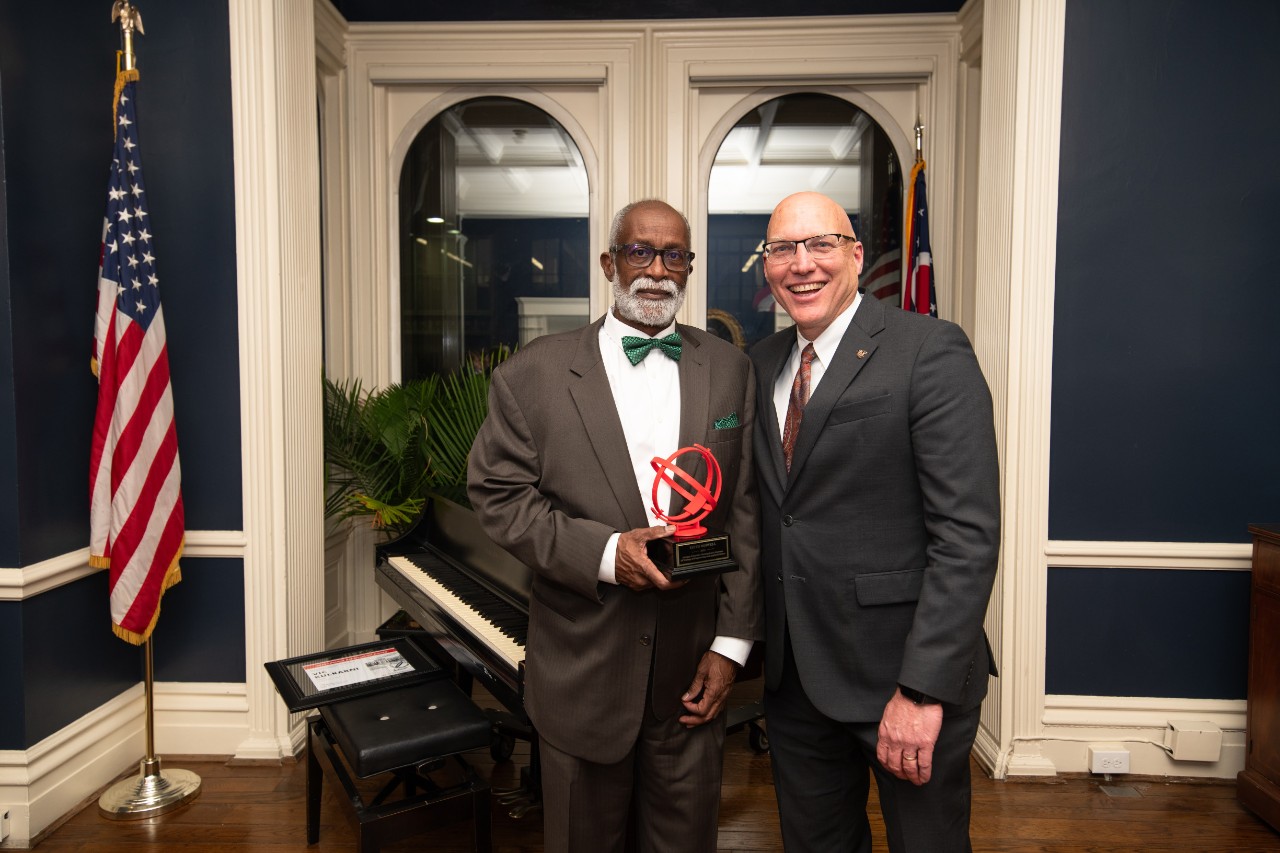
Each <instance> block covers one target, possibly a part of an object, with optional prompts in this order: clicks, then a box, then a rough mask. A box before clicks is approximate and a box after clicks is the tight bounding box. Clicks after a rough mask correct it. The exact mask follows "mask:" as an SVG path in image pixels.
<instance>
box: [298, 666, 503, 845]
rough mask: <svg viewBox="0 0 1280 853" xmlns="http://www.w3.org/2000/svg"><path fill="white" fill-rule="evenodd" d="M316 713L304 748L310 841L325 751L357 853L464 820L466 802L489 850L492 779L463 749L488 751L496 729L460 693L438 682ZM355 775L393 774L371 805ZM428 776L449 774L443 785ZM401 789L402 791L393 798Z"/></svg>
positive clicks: (315, 837)
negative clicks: (347, 809) (348, 812)
mask: <svg viewBox="0 0 1280 853" xmlns="http://www.w3.org/2000/svg"><path fill="white" fill-rule="evenodd" d="M319 710H320V714H319V716H316V717H312V719H311V725H310V742H309V744H308V749H307V843H308V844H315V843H316V842H318V841H319V840H320V794H321V787H322V785H323V782H324V771H323V769H322V768H321V765H320V760H319V756H320V754H321V753H324V755H325V756H326V757H327V759H328V763H329V766H330V768H331V769H332V771H333V774H334V776H336V777H337V779H338V782H339V783H340V784H341V785H342V788H343V790H344V792H345V794H346V799H347V800H348V801H349V803H350V805H351V807H352V809H353V810H354V811H355V817H356V823H357V825H358V842H357V846H356V850H357V853H377V851H378V850H379V848H380V846H381V845H382V844H386V843H391V842H392V841H397V840H400V839H402V838H406V837H408V836H410V835H414V834H417V833H419V832H424V831H427V830H431V829H434V828H436V827H440V826H444V825H446V824H448V823H452V822H454V821H456V820H458V819H460V818H462V817H465V811H464V809H465V806H466V805H470V809H469V812H470V815H471V818H472V821H473V823H474V825H475V849H476V850H477V851H478V853H490V851H491V850H492V840H491V833H490V823H489V819H490V812H489V784H488V783H487V782H485V780H484V779H481V778H480V777H479V776H477V775H476V773H475V771H474V770H473V769H472V768H471V766H470V765H469V764H467V762H466V760H465V758H464V757H463V756H462V755H461V753H464V752H467V751H469V750H473V749H487V748H488V746H489V742H490V740H491V739H492V737H493V735H492V730H491V729H492V727H491V724H490V722H489V718H488V717H487V716H485V714H484V712H483V711H481V710H480V709H478V708H476V706H475V705H474V704H472V702H471V700H470V699H469V698H467V697H466V696H465V695H463V693H462V691H460V690H459V689H458V688H457V687H456V686H454V685H453V684H452V683H451V682H449V681H448V680H445V679H436V680H434V681H428V682H425V683H420V684H415V685H412V686H409V687H401V688H398V689H394V690H386V691H383V692H381V693H374V694H372V695H369V696H362V697H360V698H357V699H348V700H346V701H344V702H335V703H333V704H330V705H323V706H321V707H320V709H319ZM448 765H452V766H448ZM352 773H354V774H355V775H356V776H358V777H359V778H361V779H368V778H371V777H373V776H378V775H381V774H387V773H390V774H391V779H390V780H389V781H388V782H387V783H386V784H385V785H384V786H383V788H382V789H381V791H379V792H378V793H377V794H376V795H375V796H373V797H372V798H371V799H370V801H369V802H367V803H366V802H365V798H364V796H362V794H361V792H360V791H359V790H358V789H357V786H356V784H355V782H354V780H353V779H352V778H351V774H352ZM428 773H434V774H435V775H437V776H444V775H446V774H447V775H448V777H449V779H448V781H446V782H445V784H444V785H443V786H442V785H441V784H439V783H437V782H436V781H434V780H433V779H432V777H431V776H429V775H428ZM366 787H367V786H366ZM397 789H403V790H402V791H401V795H400V796H399V797H398V798H397V799H391V800H389V799H388V798H390V797H391V796H392V795H393V794H395V793H396V791H397ZM467 801H469V803H468V802H467Z"/></svg>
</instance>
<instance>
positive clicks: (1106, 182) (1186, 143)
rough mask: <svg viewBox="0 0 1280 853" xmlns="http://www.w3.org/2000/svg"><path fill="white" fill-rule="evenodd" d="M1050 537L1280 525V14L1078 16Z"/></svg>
mask: <svg viewBox="0 0 1280 853" xmlns="http://www.w3.org/2000/svg"><path fill="white" fill-rule="evenodd" d="M1066 29H1067V41H1066V54H1065V57H1064V84H1063V95H1062V100H1063V109H1062V166H1061V172H1060V178H1059V192H1060V195H1059V210H1058V267H1057V289H1056V299H1055V306H1054V371H1053V424H1052V430H1053V433H1052V435H1053V443H1052V448H1053V449H1052V457H1053V458H1052V468H1051V478H1050V491H1049V536H1050V538H1052V539H1088V540H1121V541H1124V540H1136V541H1179V542H1244V541H1247V540H1248V531H1247V526H1248V525H1249V524H1250V523H1255V522H1270V521H1274V520H1276V519H1280V441H1277V440H1276V424H1277V423H1280V395H1276V394H1274V393H1270V392H1268V391H1267V390H1266V389H1268V388H1270V387H1273V386H1274V383H1275V379H1276V375H1277V368H1280V349H1278V348H1277V345H1276V341H1277V340H1278V339H1280V288H1278V287H1276V286H1275V275H1276V274H1275V260H1276V259H1275V257H1274V253H1273V252H1271V251H1270V248H1271V247H1272V246H1273V245H1274V242H1275V235H1276V234H1277V233H1280V159H1277V157H1276V151H1275V140H1276V139H1280V112H1278V111H1277V110H1275V109H1274V108H1273V106H1272V104H1271V103H1270V102H1269V101H1266V100H1265V99H1264V100H1263V101H1259V99H1258V96H1259V93H1264V92H1265V93H1269V94H1271V95H1274V94H1275V93H1277V92H1280V63H1277V62H1276V56H1275V37H1276V35H1277V34H1278V33H1280V4H1276V3H1273V2H1269V0H1257V2H1239V0H1237V2H1232V3H1221V4H1215V5H1213V6H1212V7H1209V6H1206V5H1205V4H1204V3H1200V2H1189V0H1182V2H1169V0H1128V2H1125V3H1114V2H1111V0H1070V2H1068V4H1067V20H1066Z"/></svg>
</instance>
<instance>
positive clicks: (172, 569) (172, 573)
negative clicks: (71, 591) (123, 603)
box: [89, 536, 187, 646]
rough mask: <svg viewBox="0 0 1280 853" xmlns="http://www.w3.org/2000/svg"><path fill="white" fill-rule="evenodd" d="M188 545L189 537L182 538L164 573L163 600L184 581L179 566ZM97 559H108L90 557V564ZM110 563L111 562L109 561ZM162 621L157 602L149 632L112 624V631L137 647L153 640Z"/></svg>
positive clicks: (161, 590)
mask: <svg viewBox="0 0 1280 853" xmlns="http://www.w3.org/2000/svg"><path fill="white" fill-rule="evenodd" d="M186 544H187V537H185V536H184V537H182V542H180V543H179V544H178V553H177V554H174V555H173V562H172V563H170V564H169V568H168V569H167V570H166V571H165V573H164V584H163V585H162V586H161V588H160V595H161V597H162V598H163V596H164V594H165V593H166V592H168V590H169V588H170V587H172V586H174V585H175V584H177V583H178V582H179V581H181V580H182V569H181V568H180V567H179V566H178V560H179V559H181V557H182V552H183V550H184V549H185V547H186ZM95 559H98V560H102V559H106V558H103V557H90V558H89V564H90V565H93V561H94V560H95ZM108 562H110V560H108ZM159 619H160V602H158V601H157V602H156V612H155V613H152V614H151V624H149V625H147V630H146V631H144V632H143V633H141V634H139V633H138V632H136V631H130V630H129V629H128V628H122V627H121V626H119V625H116V624H114V623H112V625H111V630H112V631H114V632H115V635H116V636H117V637H119V638H120V639H122V640H124V641H125V642H128V643H133V644H134V645H135V646H140V645H142V644H143V643H145V642H146V641H147V640H149V639H150V638H151V632H152V631H154V630H155V627H156V622H157V621H158V620H159Z"/></svg>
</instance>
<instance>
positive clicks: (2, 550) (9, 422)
mask: <svg viewBox="0 0 1280 853" xmlns="http://www.w3.org/2000/svg"><path fill="white" fill-rule="evenodd" d="M6 41H7V39H6V38H5V36H4V33H3V31H2V30H0V55H3V53H4V49H5V42H6ZM3 87H4V74H3V73H2V72H0V90H3ZM3 174H4V101H3V99H0V175H3ZM8 208H9V201H8V186H7V185H6V183H5V182H4V181H0V571H4V569H6V568H13V567H14V566H17V565H18V449H17V442H16V440H15V437H14V428H15V420H14V416H13V410H14V404H13V312H12V311H11V310H10V305H9V224H8ZM0 648H5V646H3V645H0ZM0 683H4V682H0ZM0 713H3V711H2V710H0ZM3 726H4V720H3V718H0V728H3Z"/></svg>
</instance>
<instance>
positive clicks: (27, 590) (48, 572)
mask: <svg viewBox="0 0 1280 853" xmlns="http://www.w3.org/2000/svg"><path fill="white" fill-rule="evenodd" d="M244 547H245V536H244V533H243V532H242V531H239V530H189V531H187V534H186V542H185V543H184V546H183V549H182V556H183V557H244ZM102 571H106V569H97V568H93V567H92V566H90V565H89V549H88V548H81V549H80V550H78V551H71V552H69V553H66V554H59V555H58V556H56V557H51V558H49V559H48V560H41V561H40V562H38V563H32V564H31V565H30V566H23V567H22V568H20V569H0V601H22V600H24V599H27V598H32V597H34V596H37V595H39V594H40V593H42V592H48V591H49V590H51V589H57V588H58V587H60V586H65V585H67V584H69V583H73V582H75V581H78V580H80V579H81V578H84V577H88V576H89V575H92V574H94V573H96V572H102Z"/></svg>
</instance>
